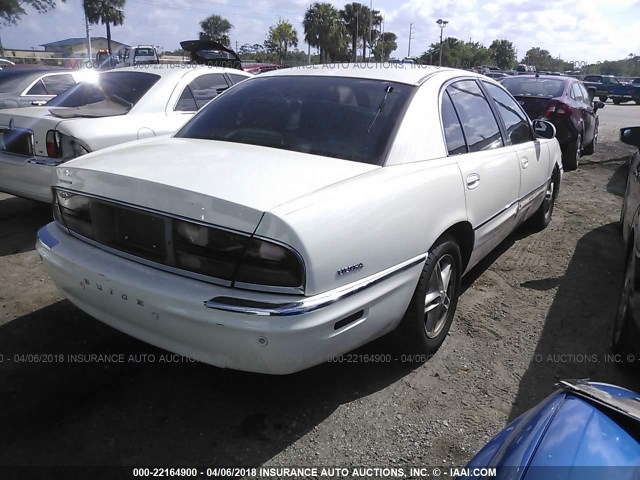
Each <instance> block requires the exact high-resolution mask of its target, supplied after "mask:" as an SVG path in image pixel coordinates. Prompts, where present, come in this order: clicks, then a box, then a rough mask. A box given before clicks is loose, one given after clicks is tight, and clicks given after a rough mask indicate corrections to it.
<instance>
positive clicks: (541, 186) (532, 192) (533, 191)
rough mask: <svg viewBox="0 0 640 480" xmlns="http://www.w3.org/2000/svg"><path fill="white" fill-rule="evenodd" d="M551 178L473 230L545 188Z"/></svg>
mask: <svg viewBox="0 0 640 480" xmlns="http://www.w3.org/2000/svg"><path fill="white" fill-rule="evenodd" d="M549 180H551V177H549V178H548V179H547V180H545V182H544V183H543V184H542V185H540V186H539V187H537V188H534V189H533V190H531V191H530V192H529V193H527V194H526V195H524V196H522V197H520V198H519V199H517V200H516V201H515V202H512V203H510V204H509V205H507V206H506V207H504V208H503V209H502V210H500V211H499V212H498V213H496V214H495V215H494V216H492V217H491V218H489V219H488V220H485V221H484V222H482V223H481V224H480V225H478V226H477V227H475V228H474V229H473V230H474V231H476V230H478V229H480V228H482V227H484V226H485V225H486V224H487V223H489V222H491V221H492V220H495V219H496V218H497V217H499V216H500V215H502V214H503V213H504V212H506V211H507V210H509V209H510V208H513V206H514V205H516V204H518V203H520V202H522V201H523V200H524V199H525V198H527V197H529V196H531V195H532V194H534V193H535V192H537V191H538V190H540V189H541V188H543V187H544V186H545V185H546V184H547V183H548V182H549Z"/></svg>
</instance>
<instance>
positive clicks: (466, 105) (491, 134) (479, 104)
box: [447, 80, 504, 152]
mask: <svg viewBox="0 0 640 480" xmlns="http://www.w3.org/2000/svg"><path fill="white" fill-rule="evenodd" d="M447 92H448V93H449V95H450V96H451V101H452V102H453V106H454V107H455V109H456V112H457V113H458V117H459V118H460V122H461V123H462V130H463V132H464V136H465V138H466V139H467V145H468V147H469V151H470V152H479V151H481V150H491V149H493V148H499V147H502V146H504V143H503V141H502V135H501V134H500V128H499V127H498V122H497V121H496V118H495V117H494V116H493V112H492V111H491V107H490V106H489V102H488V101H487V99H486V98H485V97H484V95H483V93H482V91H481V90H480V87H479V86H478V84H477V83H476V82H475V81H473V80H462V81H460V82H456V83H454V84H452V85H450V86H449V87H448V88H447Z"/></svg>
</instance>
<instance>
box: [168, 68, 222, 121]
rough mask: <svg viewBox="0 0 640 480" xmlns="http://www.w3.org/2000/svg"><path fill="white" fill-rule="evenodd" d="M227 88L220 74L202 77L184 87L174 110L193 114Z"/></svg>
mask: <svg viewBox="0 0 640 480" xmlns="http://www.w3.org/2000/svg"><path fill="white" fill-rule="evenodd" d="M227 88H229V84H228V83H227V81H226V80H225V79H224V76H223V75H222V74H221V73H211V74H208V75H202V76H201V77H198V78H196V79H194V80H192V81H191V83H190V84H189V85H187V86H186V87H185V89H184V91H183V92H182V95H180V99H179V100H178V104H177V105H176V108H175V109H176V110H177V111H180V112H195V111H196V110H199V109H201V108H202V107H203V106H205V105H206V104H207V103H208V102H209V100H212V99H214V98H215V97H217V96H218V94H220V93H222V92H224V91H225V90H226V89H227Z"/></svg>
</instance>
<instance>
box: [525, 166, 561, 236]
mask: <svg viewBox="0 0 640 480" xmlns="http://www.w3.org/2000/svg"><path fill="white" fill-rule="evenodd" d="M558 178H559V177H558V170H557V169H555V170H554V171H553V175H551V178H550V179H549V182H548V183H547V188H546V191H545V193H544V200H543V201H542V205H540V207H539V208H538V210H536V213H534V214H533V215H532V216H531V218H530V219H529V223H530V225H531V226H532V227H533V228H535V229H536V230H544V229H545V228H547V226H548V225H549V223H550V222H551V216H552V215H553V207H554V205H555V203H556V197H557V196H558V187H559V185H558Z"/></svg>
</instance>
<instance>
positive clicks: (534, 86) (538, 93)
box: [502, 77, 565, 98]
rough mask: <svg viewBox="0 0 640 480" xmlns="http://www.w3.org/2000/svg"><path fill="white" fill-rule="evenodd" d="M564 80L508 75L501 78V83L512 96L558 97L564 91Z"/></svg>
mask: <svg viewBox="0 0 640 480" xmlns="http://www.w3.org/2000/svg"><path fill="white" fill-rule="evenodd" d="M564 84H565V81H564V80H560V79H558V80H556V79H554V78H521V77H510V78H505V79H503V80H502V85H504V86H505V88H506V89H507V90H509V92H510V93H511V95H513V96H529V97H548V98H551V97H559V96H561V95H562V92H563V91H564Z"/></svg>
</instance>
